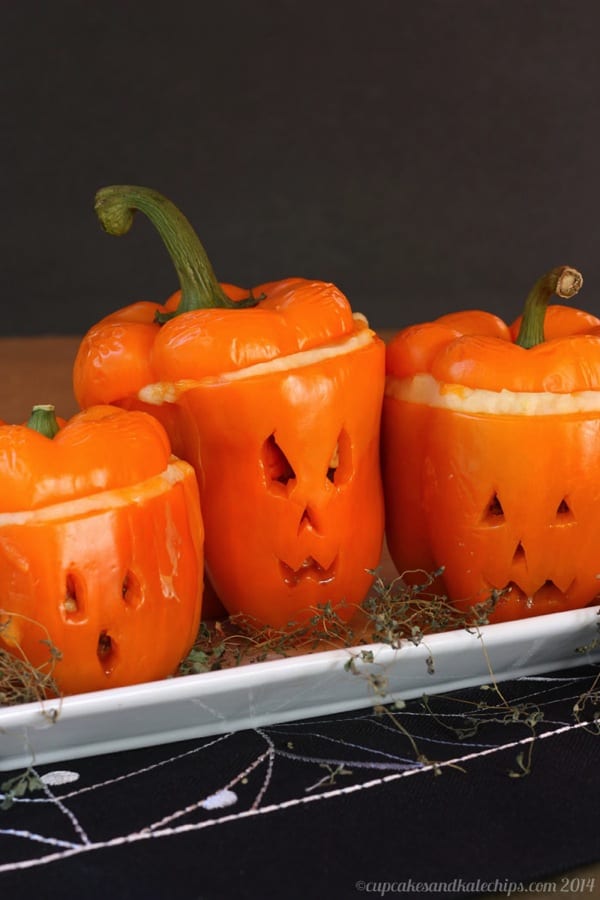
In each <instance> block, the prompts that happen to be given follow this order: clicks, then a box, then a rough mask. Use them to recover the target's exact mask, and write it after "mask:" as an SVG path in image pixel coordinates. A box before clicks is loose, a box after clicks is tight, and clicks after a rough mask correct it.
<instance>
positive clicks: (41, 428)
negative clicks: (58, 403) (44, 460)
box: [27, 403, 60, 439]
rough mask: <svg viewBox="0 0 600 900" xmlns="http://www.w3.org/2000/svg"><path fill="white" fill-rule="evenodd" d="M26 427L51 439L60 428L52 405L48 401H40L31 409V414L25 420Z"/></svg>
mask: <svg viewBox="0 0 600 900" xmlns="http://www.w3.org/2000/svg"><path fill="white" fill-rule="evenodd" d="M27 427H28V428H32V429H33V430H34V431H38V432H39V433H40V434H43V435H44V437H47V438H50V439H52V438H53V437H54V435H55V434H58V432H59V431H60V428H59V426H58V422H57V421H56V415H55V413H54V407H53V406H52V404H50V403H40V404H38V405H37V406H34V407H33V409H32V410H31V415H30V416H29V420H28V422H27Z"/></svg>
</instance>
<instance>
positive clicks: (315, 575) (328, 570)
mask: <svg viewBox="0 0 600 900" xmlns="http://www.w3.org/2000/svg"><path fill="white" fill-rule="evenodd" d="M336 562H337V557H336V558H335V559H334V560H333V562H332V563H331V565H329V566H322V565H321V563H319V562H317V560H316V559H315V558H314V556H307V557H306V559H305V560H304V561H303V562H302V563H301V564H300V566H299V567H298V568H297V569H292V567H291V566H288V564H287V563H285V562H284V561H283V560H282V559H280V560H279V567H280V569H281V576H282V578H283V580H284V581H285V583H286V584H290V585H292V586H294V585H296V584H300V582H302V581H306V580H310V581H316V582H318V583H319V584H328V583H329V582H330V581H333V579H334V578H335V566H336Z"/></svg>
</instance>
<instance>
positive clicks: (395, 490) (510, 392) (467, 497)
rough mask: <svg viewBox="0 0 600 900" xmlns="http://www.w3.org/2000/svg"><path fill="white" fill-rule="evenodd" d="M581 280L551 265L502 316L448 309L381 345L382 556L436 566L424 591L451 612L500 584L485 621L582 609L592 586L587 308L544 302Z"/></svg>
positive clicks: (593, 370)
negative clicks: (518, 307) (518, 308)
mask: <svg viewBox="0 0 600 900" xmlns="http://www.w3.org/2000/svg"><path fill="white" fill-rule="evenodd" d="M581 283H582V279H581V276H580V274H579V273H578V272H576V271H575V270H573V269H569V268H567V267H564V268H561V269H555V270H553V271H552V272H550V273H549V274H548V275H547V276H545V277H544V278H542V279H540V281H539V282H538V283H537V284H536V285H535V286H534V288H533V290H532V291H531V293H530V295H529V297H528V301H527V303H526V307H525V311H524V315H523V317H522V318H519V319H518V320H517V321H516V322H515V323H513V325H512V326H511V327H509V326H508V325H506V324H505V323H504V322H503V321H501V320H500V319H499V318H497V317H496V316H493V315H491V314H490V313H486V312H481V311H465V312H456V313H452V314H450V315H446V316H442V317H441V318H439V319H437V320H436V321H434V322H427V323H425V324H422V325H415V326H411V327H409V328H406V329H404V330H402V331H400V332H399V333H398V334H397V335H396V336H395V337H394V339H393V340H392V341H391V343H390V344H389V346H388V352H387V372H388V374H387V386H386V392H385V393H386V396H385V401H384V409H383V428H382V464H383V475H384V486H385V496H386V515H387V539H388V544H389V548H390V552H391V555H392V558H393V560H394V562H395V564H396V566H397V568H398V569H399V571H400V572H405V571H410V570H424V571H425V572H427V573H433V572H435V571H436V570H438V568H440V567H443V568H444V571H443V576H442V578H441V579H439V580H438V582H437V587H438V589H439V590H440V591H442V592H446V593H447V594H448V595H449V597H450V598H451V599H452V600H453V601H454V602H455V603H456V604H457V605H458V606H460V607H462V608H465V609H466V608H467V607H469V606H470V605H471V604H473V603H478V602H482V601H485V600H486V599H487V598H488V597H489V596H490V594H491V592H492V591H499V592H501V596H500V597H499V599H498V602H497V604H496V607H495V610H494V612H493V614H492V616H491V620H492V621H502V620H507V619H517V618H521V617H525V616H533V615H538V614H541V613H549V612H554V611H560V610H566V609H574V608H576V607H582V606H585V605H587V604H590V603H592V602H594V601H595V599H596V597H597V595H598V591H599V588H600V584H599V582H598V576H599V575H600V543H599V541H598V534H599V533H600V465H599V460H600V319H598V318H596V317H595V316H593V315H591V314H589V313H586V312H584V311H583V310H578V309H573V308H571V307H568V306H561V305H558V306H551V307H549V308H548V309H547V312H546V306H547V303H548V300H549V298H550V296H551V295H552V294H553V293H557V294H558V295H559V296H560V297H565V298H569V297H571V296H573V295H574V294H575V293H576V292H577V291H578V290H579V287H580V285H581ZM408 577H409V578H410V577H411V576H410V575H409V576H408ZM412 577H413V578H414V579H415V583H419V580H422V578H423V571H420V572H419V574H415V575H414V576H412Z"/></svg>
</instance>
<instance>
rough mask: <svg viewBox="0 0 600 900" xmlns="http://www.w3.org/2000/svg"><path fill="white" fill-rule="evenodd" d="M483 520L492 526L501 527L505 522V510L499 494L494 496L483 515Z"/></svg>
mask: <svg viewBox="0 0 600 900" xmlns="http://www.w3.org/2000/svg"><path fill="white" fill-rule="evenodd" d="M483 520H484V522H488V523H489V524H490V525H499V524H500V522H502V521H504V510H503V508H502V504H501V503H500V500H499V498H498V494H494V496H493V497H492V499H491V500H490V502H489V503H488V505H487V506H486V508H485V511H484V513H483Z"/></svg>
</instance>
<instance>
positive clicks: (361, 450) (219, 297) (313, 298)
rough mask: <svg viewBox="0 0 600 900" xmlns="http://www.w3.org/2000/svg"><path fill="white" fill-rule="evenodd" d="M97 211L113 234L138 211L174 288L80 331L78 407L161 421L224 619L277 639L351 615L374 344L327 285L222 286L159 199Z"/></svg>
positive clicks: (376, 421)
mask: <svg viewBox="0 0 600 900" xmlns="http://www.w3.org/2000/svg"><path fill="white" fill-rule="evenodd" d="M96 208H97V211H98V215H99V217H100V219H101V221H102V224H103V225H104V227H105V229H106V230H107V231H109V232H110V233H113V234H123V233H125V232H126V231H128V229H129V227H130V225H131V218H132V211H133V210H136V209H139V210H142V211H143V212H144V213H145V214H146V215H148V217H149V218H150V219H151V221H152V222H153V223H154V224H155V225H156V227H157V229H158V231H159V233H160V234H161V236H162V237H163V239H164V241H165V243H166V245H167V248H168V249H169V252H170V254H171V257H172V259H173V262H174V265H175V268H176V270H177V272H178V275H179V280H180V283H181V289H180V290H179V291H177V292H176V293H175V294H174V295H173V296H172V297H170V298H169V300H167V302H166V303H165V304H158V303H148V302H140V303H134V304H133V305H131V306H128V307H125V308H124V309H121V310H119V311H118V312H116V313H113V314H112V315H109V316H107V317H106V318H104V319H103V320H102V321H101V322H99V323H98V324H97V325H95V326H93V327H92V328H91V329H90V330H89V332H88V333H87V334H86V335H85V337H84V339H83V341H82V343H81V346H80V349H79V352H78V354H77V358H76V361H75V367H74V390H75V395H76V398H77V400H78V402H79V404H80V405H81V406H87V405H89V404H91V403H98V402H111V403H116V404H118V405H121V406H124V407H127V408H138V409H145V410H147V411H150V412H153V413H154V414H155V415H157V416H158V417H159V418H160V419H161V421H162V422H163V423H164V424H165V427H166V428H167V430H168V431H169V434H170V437H171V440H172V442H173V447H174V450H175V452H176V453H177V454H178V455H179V456H181V457H182V458H184V459H187V460H188V461H189V462H191V463H192V464H193V466H194V468H195V470H196V473H197V476H198V479H199V482H200V486H201V496H202V510H203V517H204V521H205V525H206V545H205V559H206V570H207V573H208V575H209V578H210V581H211V582H212V584H213V586H214V588H215V590H216V593H217V594H218V596H219V598H220V600H221V602H222V603H223V605H224V606H225V608H226V609H227V611H228V612H229V613H242V614H244V615H247V616H250V617H252V618H254V619H256V620H258V621H259V622H262V623H265V624H267V625H270V626H274V627H285V625H286V624H287V623H289V622H290V621H294V622H299V621H304V620H306V619H307V618H308V617H310V616H312V615H314V614H315V607H316V606H318V605H325V604H327V603H330V604H332V605H333V606H336V612H337V613H338V614H339V615H340V616H342V617H345V618H348V617H350V616H351V615H352V613H353V611H354V608H355V607H356V604H357V603H359V602H360V601H362V599H364V597H365V595H366V594H367V593H368V590H369V588H370V585H371V583H372V574H371V573H370V572H369V571H368V570H371V569H374V568H375V567H376V566H377V565H378V564H379V559H380V553H381V546H382V542H383V495H382V487H381V473H380V467H379V427H380V414H381V403H382V399H383V388H384V380H385V347H384V345H383V342H382V341H381V340H380V339H379V338H378V337H377V336H376V335H375V333H374V332H373V331H371V330H370V329H369V328H368V326H367V324H366V322H365V320H364V317H362V316H360V315H353V313H352V310H351V308H350V304H349V302H348V300H347V298H346V297H345V296H344V294H342V292H341V291H340V290H338V289H337V288H336V287H335V286H334V285H332V284H328V283H325V282H321V281H310V280H306V279H301V278H288V279H285V280H281V281H275V282H269V283H266V284H262V285H260V286H258V287H256V288H254V289H253V290H252V291H250V292H248V291H244V290H242V289H241V288H239V287H235V286H232V285H225V284H219V283H218V282H217V280H216V277H215V275H214V272H213V270H212V268H211V266H210V263H209V261H208V259H207V257H206V254H205V251H204V248H203V247H202V245H201V244H200V242H199V240H198V238H197V236H196V235H195V233H194V232H193V230H192V228H191V226H190V224H189V222H187V220H186V219H184V217H183V216H182V215H181V213H180V212H179V211H178V210H177V209H176V208H175V207H174V206H173V205H172V204H171V203H170V202H169V201H168V200H166V199H165V198H164V197H162V196H161V195H160V194H157V193H156V192H154V191H150V190H148V189H145V188H137V187H119V186H117V187H112V188H105V189H103V190H102V191H100V192H99V194H98V195H97V204H96Z"/></svg>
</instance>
